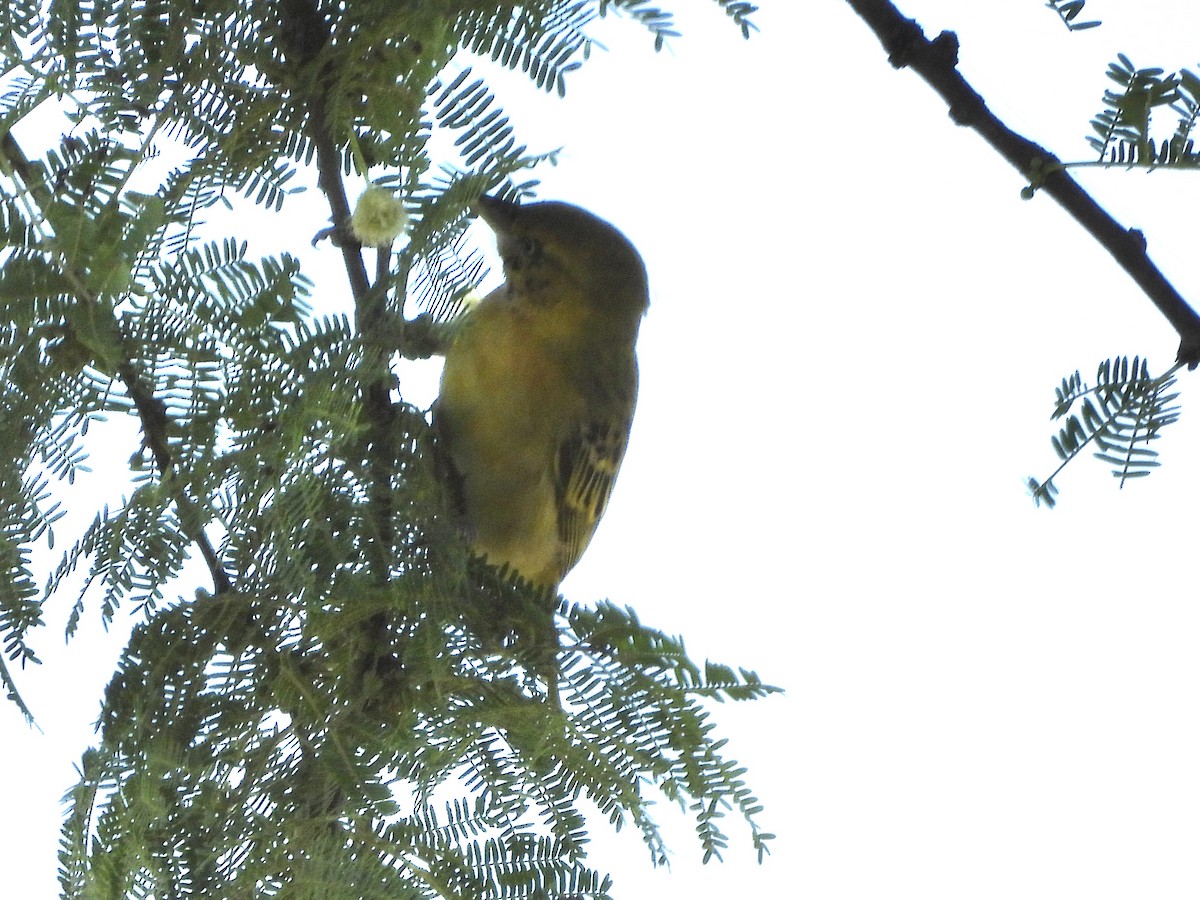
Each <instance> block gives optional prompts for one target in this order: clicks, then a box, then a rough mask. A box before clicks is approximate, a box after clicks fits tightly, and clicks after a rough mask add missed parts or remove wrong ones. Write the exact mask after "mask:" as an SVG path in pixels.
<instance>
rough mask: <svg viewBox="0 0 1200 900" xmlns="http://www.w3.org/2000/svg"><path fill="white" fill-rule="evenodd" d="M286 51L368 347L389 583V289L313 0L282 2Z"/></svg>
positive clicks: (365, 385) (376, 496) (377, 560)
mask: <svg viewBox="0 0 1200 900" xmlns="http://www.w3.org/2000/svg"><path fill="white" fill-rule="evenodd" d="M282 14H283V26H284V32H283V34H284V40H285V46H286V57H287V59H288V60H289V62H290V65H291V66H292V67H293V73H292V74H294V75H295V76H297V78H296V81H295V84H294V86H293V90H295V91H296V93H297V94H298V95H299V96H300V97H302V98H303V101H304V104H305V108H306V110H307V113H308V121H307V129H306V130H307V132H308V138H309V140H310V141H311V142H312V145H313V148H314V149H315V151H316V157H317V183H318V185H319V186H320V188H321V191H322V192H323V193H324V194H325V197H326V199H327V200H328V201H329V208H330V212H331V214H332V219H333V229H332V235H333V239H334V241H335V243H336V244H337V245H338V247H339V248H340V249H341V251H342V259H343V262H344V263H345V266H346V276H347V278H348V279H349V280H350V292H351V294H352V295H353V298H354V324H355V330H356V331H357V332H358V336H359V339H360V341H361V346H362V351H363V366H362V369H361V383H360V388H361V392H362V400H363V410H364V412H365V413H366V417H367V422H368V427H367V455H368V460H367V465H368V469H369V471H370V487H369V492H370V504H371V518H372V520H373V527H374V531H375V535H374V540H373V541H372V542H371V545H370V546H369V547H368V554H369V562H370V566H371V569H372V571H373V572H374V574H375V578H376V580H377V581H378V582H379V583H386V582H387V580H388V578H389V577H390V573H391V563H392V558H391V557H392V551H391V547H392V537H393V527H392V495H391V486H392V477H393V475H394V474H395V468H396V464H395V462H396V461H395V452H394V445H395V440H396V432H397V427H396V411H395V409H393V407H392V398H391V390H392V375H391V370H390V368H389V367H388V356H387V354H385V352H384V351H383V349H382V347H380V346H379V344H378V343H377V342H374V341H372V340H370V339H369V336H372V335H375V334H377V333H378V332H379V331H380V330H381V329H382V328H383V327H384V324H385V320H386V306H387V304H386V295H385V294H384V291H383V290H382V286H383V285H382V282H380V283H379V284H378V285H377V288H376V289H373V288H372V286H371V282H370V279H369V277H368V275H367V267H366V265H365V263H364V262H363V256H362V246H361V245H360V244H359V242H358V240H357V239H356V238H355V237H354V235H353V234H352V233H351V231H350V214H351V210H350V202H349V200H348V199H347V197H346V188H345V184H344V183H343V181H342V155H341V151H340V150H339V148H338V144H337V141H336V140H335V136H334V132H333V128H332V127H331V125H330V121H329V118H330V116H329V109H328V103H327V97H326V94H325V92H324V90H323V88H322V82H323V81H324V77H325V76H326V74H327V73H326V72H324V71H323V70H322V68H321V60H320V52H321V49H322V48H323V47H325V46H326V45H327V44H328V42H329V39H330V26H329V23H328V21H327V20H326V19H325V18H324V16H323V15H322V13H321V12H320V11H319V9H318V8H317V6H316V4H315V3H314V2H313V0H285V2H284V4H283V6H282Z"/></svg>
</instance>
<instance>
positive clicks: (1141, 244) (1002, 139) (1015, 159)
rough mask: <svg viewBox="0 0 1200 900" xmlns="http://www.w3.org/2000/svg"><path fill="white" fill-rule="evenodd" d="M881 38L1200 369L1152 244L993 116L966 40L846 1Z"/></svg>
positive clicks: (1186, 314)
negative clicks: (964, 50)
mask: <svg viewBox="0 0 1200 900" xmlns="http://www.w3.org/2000/svg"><path fill="white" fill-rule="evenodd" d="M846 2H847V3H849V4H850V6H851V7H852V8H853V9H854V11H855V12H856V13H858V14H859V15H860V16H861V17H862V18H863V20H864V21H866V23H867V24H868V25H870V26H871V29H872V30H873V31H874V32H875V34H876V36H877V37H878V38H879V40H880V42H881V43H882V44H883V47H884V49H885V50H887V52H888V59H889V61H890V62H891V63H892V65H894V66H895V67H896V68H903V67H904V66H909V67H911V68H912V69H914V70H915V71H916V72H917V74H918V75H920V76H921V77H922V78H924V79H925V81H926V82H928V83H929V85H930V86H931V87H932V88H933V89H934V90H935V91H937V92H938V94H940V95H941V97H942V99H943V100H945V101H946V104H947V105H948V106H949V107H950V117H951V118H952V119H953V120H954V122H955V123H956V124H958V125H965V126H968V127H970V128H974V129H975V130H976V131H978V132H979V133H980V134H981V135H982V136H983V138H984V140H986V141H987V142H988V143H989V144H990V145H991V146H992V147H993V148H994V149H995V150H996V151H997V152H998V153H999V154H1000V155H1001V156H1003V157H1004V158H1005V159H1006V160H1008V162H1009V163H1010V164H1011V165H1012V166H1013V167H1014V168H1016V169H1017V170H1018V171H1019V172H1020V173H1021V174H1022V175H1023V176H1025V178H1027V179H1029V182H1030V183H1031V184H1032V185H1034V186H1035V187H1037V188H1039V189H1040V190H1044V191H1045V192H1046V193H1047V194H1049V195H1050V196H1051V197H1053V198H1054V199H1055V200H1056V201H1058V203H1059V205H1060V206H1062V207H1063V208H1064V209H1065V210H1066V211H1067V212H1069V213H1070V214H1071V216H1072V217H1073V218H1074V219H1075V221H1077V222H1078V223H1079V224H1080V225H1082V226H1083V227H1084V228H1085V229H1087V232H1088V233H1089V234H1090V235H1092V237H1094V238H1095V239H1096V240H1097V241H1099V242H1100V244H1101V246H1103V247H1104V249H1106V250H1107V251H1108V252H1109V253H1110V254H1111V255H1112V257H1113V259H1115V260H1116V261H1117V263H1119V264H1120V266H1121V268H1123V269H1124V270H1125V271H1126V272H1127V273H1129V276H1130V277H1131V278H1132V279H1133V280H1134V282H1135V283H1136V284H1137V285H1138V287H1140V288H1141V289H1142V290H1143V291H1144V292H1145V294H1146V296H1148V297H1149V298H1150V299H1151V300H1152V301H1153V302H1154V305H1155V306H1157V307H1158V309H1159V312H1161V313H1162V314H1163V315H1164V316H1165V317H1166V318H1167V321H1168V322H1170V323H1171V325H1172V327H1174V329H1175V330H1176V331H1177V332H1178V333H1179V337H1180V344H1179V353H1178V357H1177V358H1178V360H1179V361H1180V362H1183V363H1187V365H1188V368H1190V369H1194V368H1196V366H1197V364H1200V316H1197V315H1196V313H1195V311H1193V310H1192V308H1191V307H1190V306H1189V305H1188V304H1187V301H1185V300H1184V299H1183V297H1181V296H1180V295H1179V292H1178V291H1176V290H1175V288H1174V287H1173V286H1172V285H1171V283H1170V282H1169V281H1167V279H1166V278H1165V277H1164V276H1163V274H1162V272H1160V271H1159V269H1158V267H1157V266H1155V265H1154V263H1153V262H1151V261H1150V257H1149V256H1147V255H1146V239H1145V236H1144V235H1143V234H1142V233H1141V232H1140V231H1138V230H1136V229H1132V228H1123V227H1122V226H1121V225H1120V224H1119V223H1118V222H1117V221H1116V220H1115V219H1114V218H1113V217H1112V216H1110V215H1109V214H1108V213H1107V212H1105V211H1104V209H1103V208H1102V207H1101V206H1100V205H1099V204H1098V203H1097V202H1096V201H1095V200H1093V199H1092V197H1091V195H1089V194H1088V192H1087V191H1085V190H1084V189H1083V188H1082V187H1080V186H1079V184H1078V183H1077V182H1076V181H1075V179H1073V178H1072V177H1071V176H1070V175H1068V174H1067V172H1066V170H1065V169H1063V168H1062V164H1061V161H1060V160H1059V159H1058V157H1056V156H1055V155H1054V154H1053V153H1051V152H1050V151H1048V150H1046V149H1045V148H1043V147H1041V146H1039V145H1038V144H1035V143H1034V142H1033V141H1030V140H1029V139H1027V138H1025V137H1022V136H1021V135H1019V134H1017V133H1016V132H1015V131H1013V130H1012V129H1010V128H1009V127H1008V126H1006V125H1005V124H1004V123H1003V122H1001V121H1000V120H999V119H998V118H996V116H995V115H993V114H992V112H991V110H989V109H988V108H987V104H986V103H984V101H983V98H982V97H980V96H979V94H977V93H976V92H975V90H974V89H973V88H972V87H971V85H970V84H969V83H968V82H967V80H966V79H965V78H963V76H962V75H961V74H960V73H959V71H958V68H957V66H958V38H957V37H956V36H955V35H954V34H953V33H952V32H948V31H943V32H942V33H941V34H939V35H938V36H937V37H936V38H934V39H933V40H932V41H930V40H928V39H927V38H926V37H925V35H924V33H923V32H922V31H921V27H920V26H919V25H918V24H917V23H916V22H914V21H913V20H912V19H906V18H904V16H903V15H901V14H900V11H899V10H898V9H896V7H895V6H893V5H892V4H891V3H889V2H888V0H846Z"/></svg>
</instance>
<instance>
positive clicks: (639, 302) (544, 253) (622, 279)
mask: <svg viewBox="0 0 1200 900" xmlns="http://www.w3.org/2000/svg"><path fill="white" fill-rule="evenodd" d="M474 208H475V211H476V212H477V213H478V214H479V216H480V218H482V219H483V220H484V221H485V222H486V223H487V224H488V226H489V227H490V228H491V229H492V231H494V232H495V233H496V245H497V248H498V249H499V251H500V258H501V259H502V260H503V261H504V276H505V278H506V279H507V281H508V282H509V283H510V284H511V285H514V286H516V287H517V288H518V289H519V290H521V291H523V292H524V293H526V294H529V295H537V294H539V293H547V294H548V295H549V294H553V293H557V291H556V288H557V287H562V286H566V285H570V286H571V290H572V293H573V294H574V295H576V296H578V297H580V298H584V299H586V300H587V302H588V303H589V304H591V305H593V306H595V307H596V308H597V309H598V310H600V311H604V312H609V313H614V312H625V313H633V314H636V315H637V316H638V317H639V318H640V317H641V315H642V313H644V312H645V310H646V307H647V306H648V305H649V293H648V290H647V282H646V267H645V265H644V264H643V263H642V257H641V256H640V255H639V254H638V252H637V250H636V249H635V248H634V246H633V244H631V243H630V242H629V239H628V238H626V237H625V235H623V234H621V232H620V231H618V230H617V229H616V228H614V227H613V226H612V225H610V224H609V223H608V222H605V221H604V220H603V219H601V218H600V217H598V216H594V215H592V214H591V213H590V212H588V211H587V210H585V209H580V208H579V207H578V206H572V205H571V204H569V203H557V202H544V203H528V204H524V205H521V204H517V203H513V202H511V201H509V200H500V199H498V198H496V197H489V196H486V195H485V196H483V197H480V198H479V200H477V201H476V203H475V207H474ZM547 300H549V301H551V302H555V301H556V300H557V298H556V297H552V296H547Z"/></svg>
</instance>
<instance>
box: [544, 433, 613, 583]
mask: <svg viewBox="0 0 1200 900" xmlns="http://www.w3.org/2000/svg"><path fill="white" fill-rule="evenodd" d="M629 425H630V423H629V420H628V419H620V418H609V419H606V420H603V421H602V420H599V419H593V420H591V421H585V422H581V423H580V426H579V428H578V429H576V430H575V431H574V432H573V433H572V434H570V435H568V437H567V438H566V440H564V441H563V442H562V444H560V445H559V448H558V456H557V458H556V460H555V471H554V490H555V493H556V495H557V500H558V539H559V554H560V558H561V561H562V570H561V571H562V574H563V575H565V574H566V573H567V572H568V571H570V570H571V568H572V567H573V566H574V565H575V563H577V562H579V557H581V556H582V555H583V551H584V550H586V549H587V545H588V542H589V541H590V540H591V539H592V534H593V533H594V532H595V531H596V525H597V523H599V521H600V517H601V516H602V515H604V508H605V506H607V505H608V497H609V495H610V494H611V493H612V489H613V483H614V482H615V481H616V479H617V470H618V469H620V467H621V459H622V457H624V455H625V447H626V445H627V444H628V443H629Z"/></svg>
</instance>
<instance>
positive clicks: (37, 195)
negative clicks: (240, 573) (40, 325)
mask: <svg viewBox="0 0 1200 900" xmlns="http://www.w3.org/2000/svg"><path fill="white" fill-rule="evenodd" d="M0 157H3V163H4V164H5V165H6V167H7V168H9V169H10V170H11V172H12V173H13V175H14V176H15V177H17V178H19V179H20V181H21V182H22V183H23V184H24V185H25V187H26V189H27V190H28V191H29V193H30V195H31V196H33V197H34V199H35V200H36V201H37V203H38V205H39V206H40V207H42V209H45V208H46V207H48V206H49V204H50V203H52V202H53V200H54V198H53V196H52V195H51V193H50V191H49V190H47V188H46V185H45V183H44V182H43V179H42V177H41V174H40V173H39V172H38V171H37V169H36V168H35V167H34V166H33V165H32V164H31V163H30V162H29V158H28V157H26V156H25V152H24V151H23V150H22V149H21V147H20V145H19V144H18V143H17V141H16V139H15V138H14V137H13V136H12V134H11V133H5V134H4V135H2V136H0ZM63 274H64V275H65V276H66V277H67V279H68V281H69V282H70V283H71V285H72V288H73V290H72V293H73V294H74V296H75V300H76V302H77V303H80V304H88V305H90V306H92V307H96V306H98V304H99V302H98V300H97V298H96V297H95V296H94V295H93V294H92V292H91V291H90V290H89V289H88V287H87V282H86V279H84V277H83V276H82V275H81V274H80V273H79V272H77V271H74V270H71V269H69V268H67V267H65V266H64V268H63ZM109 318H110V322H109V327H110V328H111V330H112V333H113V335H115V336H116V338H117V341H118V344H119V345H120V346H121V358H120V361H119V362H118V363H117V366H116V375H117V378H118V379H119V380H120V381H121V383H122V384H124V385H125V390H126V392H127V393H128V394H129V398H130V400H132V401H133V407H134V409H135V410H136V411H137V416H138V419H139V421H140V422H141V426H142V439H143V440H144V441H145V444H146V446H147V447H148V448H150V452H151V454H152V455H153V456H154V462H155V466H156V467H157V469H158V474H159V478H160V479H161V480H162V482H163V483H164V484H165V485H166V486H167V488H168V490H170V491H171V497H172V499H173V500H174V502H175V507H176V509H177V510H178V512H179V525H180V528H181V529H182V531H183V533H184V535H186V536H187V538H188V540H190V541H191V542H192V543H193V544H195V545H196V547H197V549H198V550H199V551H200V555H201V556H202V557H203V558H204V564H205V565H206V566H207V567H208V572H209V575H211V576H212V580H213V592H214V593H216V594H224V593H227V592H229V591H232V590H233V582H232V581H231V580H230V578H229V574H228V573H227V572H226V571H225V567H224V566H223V565H222V564H221V558H220V556H219V555H218V554H217V551H216V549H215V548H214V547H213V545H212V542H211V541H210V540H209V539H208V535H206V534H205V533H204V527H203V523H202V517H201V516H200V515H199V512H198V510H197V507H196V504H195V503H193V502H192V500H191V499H190V498H189V497H188V496H187V495H186V494H185V493H184V491H183V489H182V488H181V487H179V486H178V484H177V483H176V482H177V472H176V469H175V462H174V458H173V456H172V454H171V449H170V443H169V440H168V436H167V426H168V423H169V419H168V417H167V409H166V406H165V405H164V404H163V402H162V401H161V400H159V399H158V398H157V397H155V396H154V391H153V389H152V388H149V387H147V386H146V385H145V384H144V382H143V378H142V374H141V371H140V370H139V369H138V367H137V364H136V363H135V362H134V361H133V359H132V358H131V357H130V356H129V355H128V354H127V353H126V352H125V348H124V346H123V344H124V337H123V335H122V334H121V331H120V323H119V322H118V321H117V319H116V317H115V316H110V317H109Z"/></svg>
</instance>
